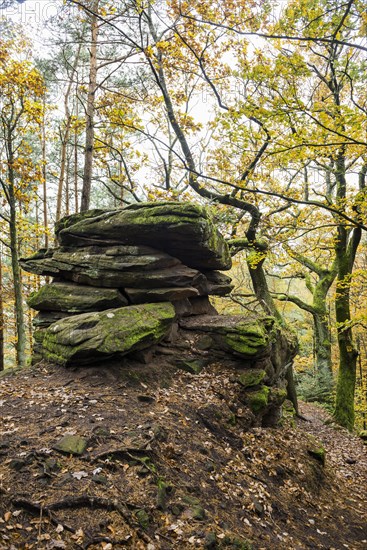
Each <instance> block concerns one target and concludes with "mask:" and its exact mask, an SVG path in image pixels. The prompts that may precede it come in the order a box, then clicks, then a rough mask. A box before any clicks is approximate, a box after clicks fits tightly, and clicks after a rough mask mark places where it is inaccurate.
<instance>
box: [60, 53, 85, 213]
mask: <svg viewBox="0 0 367 550" xmlns="http://www.w3.org/2000/svg"><path fill="white" fill-rule="evenodd" d="M80 51H81V43H80V44H79V46H78V50H77V52H76V55H75V59H74V64H73V67H72V70H71V75H70V82H69V84H68V87H67V89H66V93H65V97H64V109H65V131H64V135H63V136H62V141H61V161H60V175H59V183H58V187H57V201H56V221H59V219H60V218H61V213H62V198H63V194H64V181H65V173H66V164H67V150H68V143H69V137H70V131H71V122H72V115H71V113H70V109H69V97H70V94H71V89H72V85H73V77H74V74H75V71H76V68H77V66H78V62H79V57H80ZM61 134H62V132H61Z"/></svg>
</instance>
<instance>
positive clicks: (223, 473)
mask: <svg viewBox="0 0 367 550" xmlns="http://www.w3.org/2000/svg"><path fill="white" fill-rule="evenodd" d="M0 383H1V394H0V416H1V439H0V456H1V464H0V548H1V549H2V550H3V549H6V550H9V549H11V550H14V549H53V548H65V549H68V550H69V549H87V548H88V549H91V550H93V549H100V550H102V549H104V550H110V549H119V548H133V549H136V550H139V549H142V550H144V549H147V550H154V549H155V550H159V549H162V550H166V549H191V548H192V549H204V548H207V549H215V548H218V549H222V548H229V549H230V548H233V549H242V550H246V549H247V550H250V549H253V550H261V549H264V550H270V549H279V550H282V549H287V550H296V549H297V550H303V549H319V548H324V549H329V550H333V549H334V550H344V549H345V548H347V549H350V550H358V549H365V548H367V528H366V524H367V522H366V520H367V496H366V487H367V447H366V446H365V445H363V443H362V441H361V440H360V439H358V438H357V437H356V436H354V435H351V434H349V433H348V432H346V431H345V430H343V429H340V428H338V427H337V426H335V425H334V424H332V423H331V421H330V418H329V417H328V415H327V414H326V413H325V412H324V411H323V410H322V409H320V408H317V407H315V406H312V405H309V404H302V405H301V412H302V414H303V415H304V417H305V418H306V419H307V420H297V421H294V419H292V418H288V419H284V421H283V422H282V425H281V426H279V427H278V428H254V429H251V430H249V431H245V430H244V429H243V426H244V425H245V424H246V423H247V422H246V419H245V418H244V417H245V416H246V412H245V411H242V410H241V407H240V405H239V404H238V403H237V402H236V392H235V390H234V388H235V384H234V383H233V371H231V370H230V369H226V368H225V367H220V366H219V365H211V366H210V367H207V368H206V369H205V370H204V371H203V372H202V373H201V374H199V375H191V374H188V373H186V372H181V371H177V372H174V371H173V370H172V369H170V368H169V367H167V366H166V365H165V364H164V363H162V365H161V366H160V367H159V368H158V367H154V368H151V367H150V366H148V365H147V366H140V367H137V366H136V365H133V364H131V368H130V366H129V365H126V363H125V366H119V365H110V366H108V367H107V366H105V367H103V368H97V367H94V368H89V369H88V368H83V369H82V368H80V369H73V370H71V369H61V368H57V367H54V366H51V365H46V364H39V365H36V366H34V367H31V368H29V369H25V370H22V371H18V372H15V373H12V374H11V375H7V376H5V377H4V376H3V377H2V378H1V379H0ZM241 415H242V416H241ZM65 434H73V435H77V436H81V437H83V438H84V439H85V440H86V442H87V446H86V450H85V451H84V452H83V453H82V454H81V455H80V456H75V455H71V454H62V453H60V452H59V451H57V450H55V449H54V446H55V444H56V443H57V442H58V441H59V440H60V439H61V438H62V436H64V435H65ZM320 442H321V443H322V444H323V446H324V447H325V449H326V460H325V464H324V465H323V464H322V457H321V456H320V454H319V453H318V450H319V447H320Z"/></svg>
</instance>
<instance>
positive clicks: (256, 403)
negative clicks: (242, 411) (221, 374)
mask: <svg viewBox="0 0 367 550" xmlns="http://www.w3.org/2000/svg"><path fill="white" fill-rule="evenodd" d="M269 394H270V388H269V387H268V386H261V388H260V389H258V390H254V391H249V392H248V393H246V402H247V404H248V406H249V408H250V409H251V411H252V412H253V413H254V414H255V415H259V414H260V413H262V412H264V411H265V410H266V408H267V406H268V403H269Z"/></svg>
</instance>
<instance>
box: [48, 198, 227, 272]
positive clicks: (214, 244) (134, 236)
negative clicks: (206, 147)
mask: <svg viewBox="0 0 367 550" xmlns="http://www.w3.org/2000/svg"><path fill="white" fill-rule="evenodd" d="M62 225H63V224H60V228H61V227H62ZM60 228H58V237H59V240H60V242H61V244H64V245H68V244H73V243H76V244H80V243H83V242H84V243H85V242H98V241H99V242H102V241H105V242H106V241H107V242H108V241H109V242H111V241H115V242H116V241H117V242H120V243H122V244H131V245H138V244H144V245H149V246H157V243H159V249H160V250H164V251H165V252H168V253H169V254H172V255H173V256H175V257H177V258H178V259H180V260H181V261H182V262H183V263H185V264H186V265H188V266H189V267H195V268H197V269H230V267H231V263H232V262H231V256H230V252H229V248H228V245H227V243H226V242H225V240H224V239H223V237H222V236H221V234H220V233H219V231H218V230H217V228H216V227H215V224H214V223H213V221H212V219H211V216H210V214H209V211H208V210H207V209H206V208H203V207H202V206H199V205H195V204H190V203H178V202H161V203H159V202H157V203H139V204H138V205H130V206H129V207H128V208H124V209H121V210H115V211H112V212H107V213H104V214H102V215H98V216H95V217H93V216H88V217H86V219H82V220H77V219H76V221H75V223H70V220H69V221H68V222H67V223H66V224H65V223H64V228H63V229H61V230H60Z"/></svg>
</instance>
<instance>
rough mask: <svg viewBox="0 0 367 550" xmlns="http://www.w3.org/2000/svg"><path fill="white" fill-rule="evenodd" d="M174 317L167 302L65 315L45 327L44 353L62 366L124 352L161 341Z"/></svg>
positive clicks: (90, 361)
mask: <svg viewBox="0 0 367 550" xmlns="http://www.w3.org/2000/svg"><path fill="white" fill-rule="evenodd" d="M174 319H175V310H174V307H173V305H172V304H170V303H167V302H162V303H160V304H142V305H136V306H128V307H123V308H118V309H110V310H106V311H103V312H94V313H84V314H82V315H75V316H73V317H66V318H65V319H61V320H60V321H58V322H56V323H53V324H52V325H50V326H49V327H48V328H47V329H46V331H45V336H44V339H43V354H44V357H45V358H46V359H48V360H50V361H51V362H54V363H56V364H58V365H65V366H67V365H71V364H90V363H93V362H96V361H98V360H101V359H104V358H107V357H110V356H121V355H126V354H128V353H129V352H132V351H137V350H142V349H145V348H147V347H150V346H152V345H154V344H156V343H158V342H160V341H161V340H162V339H163V338H164V337H165V336H166V335H167V334H168V332H169V330H170V328H171V325H172V322H173V321H174Z"/></svg>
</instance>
